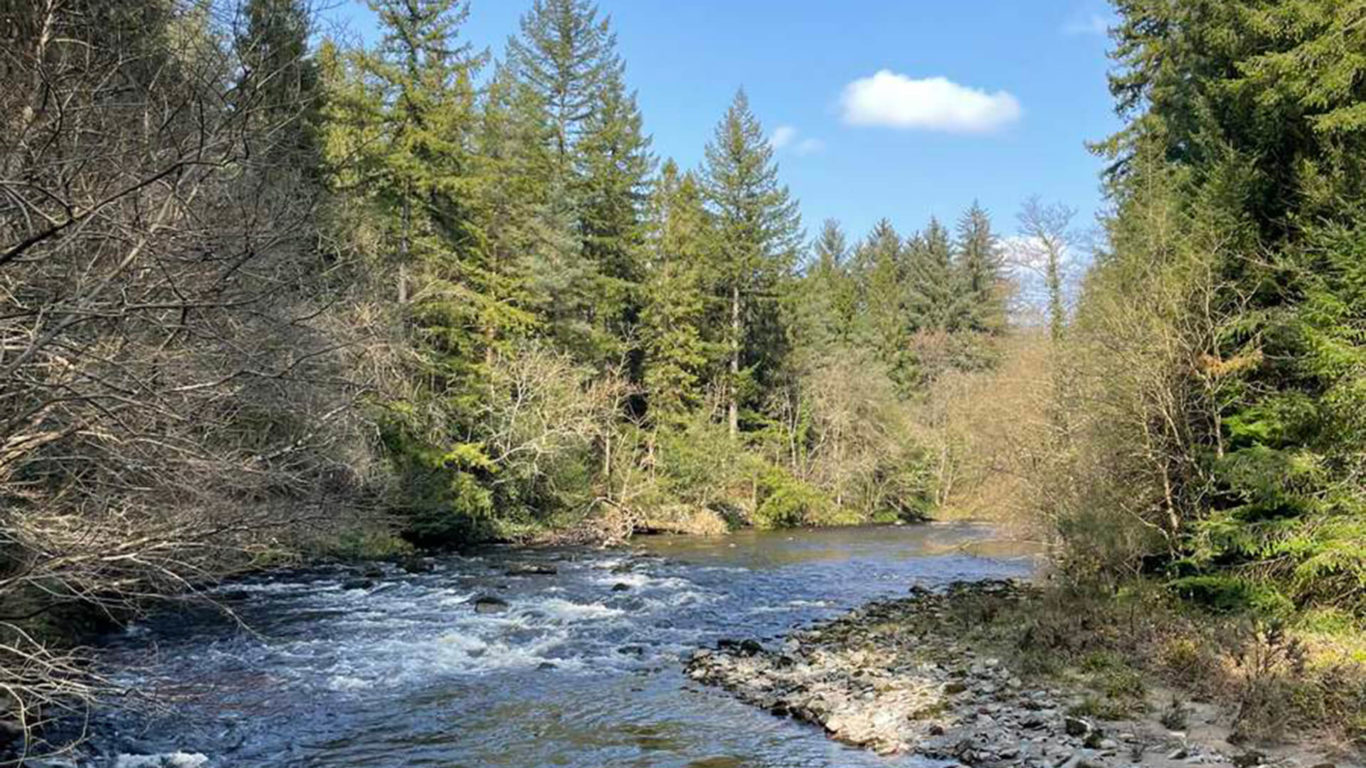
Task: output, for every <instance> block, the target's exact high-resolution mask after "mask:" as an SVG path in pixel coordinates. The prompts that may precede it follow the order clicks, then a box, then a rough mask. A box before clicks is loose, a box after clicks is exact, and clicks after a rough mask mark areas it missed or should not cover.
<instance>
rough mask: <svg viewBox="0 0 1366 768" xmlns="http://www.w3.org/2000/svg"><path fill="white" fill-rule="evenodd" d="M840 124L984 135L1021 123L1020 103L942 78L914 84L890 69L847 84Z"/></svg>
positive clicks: (1007, 96) (917, 81)
mask: <svg viewBox="0 0 1366 768" xmlns="http://www.w3.org/2000/svg"><path fill="white" fill-rule="evenodd" d="M841 103H842V105H843V107H844V122H845V123H848V124H849V125H876V126H885V127H889V128H912V129H924V130H931V131H946V132H949V133H986V132H989V131H993V130H996V129H997V128H1001V127H1003V126H1005V125H1009V124H1010V123H1013V122H1015V121H1017V120H1019V119H1020V115H1021V114H1022V112H1023V111H1022V110H1021V109H1020V102H1019V101H1018V100H1017V99H1016V98H1015V97H1014V96H1012V95H1010V94H1009V93H1007V92H1005V91H997V92H995V93H987V92H986V91H983V90H979V89H976V88H969V87H967V86H964V85H959V84H958V83H955V82H953V81H952V80H949V79H948V78H945V77H930V78H925V79H923V80H917V79H915V78H912V77H907V76H906V75H902V74H898V73H896V72H893V71H891V70H888V69H884V70H880V71H879V72H878V73H877V74H875V75H873V76H872V77H864V78H860V79H858V80H855V81H854V82H852V83H850V84H848V85H846V86H845V87H844V95H843V97H842V99H841Z"/></svg>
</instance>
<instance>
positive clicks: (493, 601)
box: [472, 595, 509, 613]
mask: <svg viewBox="0 0 1366 768" xmlns="http://www.w3.org/2000/svg"><path fill="white" fill-rule="evenodd" d="M472 602H473V603H474V611H475V613H503V612H504V611H506V610H507V609H508V607H509V606H508V602H507V601H506V600H503V599H502V598H498V597H494V596H493V595H480V596H479V597H476V598H474V600H473V601H472Z"/></svg>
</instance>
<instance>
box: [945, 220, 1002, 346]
mask: <svg viewBox="0 0 1366 768" xmlns="http://www.w3.org/2000/svg"><path fill="white" fill-rule="evenodd" d="M956 245H957V259H956V261H955V264H954V268H955V272H956V274H957V276H958V280H957V283H958V285H957V291H958V295H957V297H956V299H957V301H956V306H955V311H954V317H953V320H952V325H953V327H954V328H956V329H958V330H965V331H973V332H976V333H990V334H999V333H1002V332H1003V331H1004V330H1005V327H1006V286H1005V278H1004V275H1003V274H1002V270H1003V268H1004V262H1003V260H1002V257H1001V249H1000V244H999V243H998V242H997V239H996V234H995V233H994V232H992V231H991V217H990V216H988V215H987V212H986V211H985V210H983V209H982V207H981V206H980V205H978V204H977V203H975V202H974V203H973V204H972V207H971V208H969V209H968V211H967V213H965V214H963V218H962V219H961V220H959V222H958V242H957V244H956Z"/></svg>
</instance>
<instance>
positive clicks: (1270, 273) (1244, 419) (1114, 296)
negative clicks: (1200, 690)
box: [1078, 0, 1366, 614]
mask: <svg viewBox="0 0 1366 768" xmlns="http://www.w3.org/2000/svg"><path fill="white" fill-rule="evenodd" d="M1117 7H1118V10H1119V11H1120V14H1121V17H1120V24H1119V25H1118V27H1117V31H1116V49H1115V58H1116V60H1117V61H1118V63H1119V68H1118V70H1117V71H1116V73H1115V74H1114V76H1113V77H1112V80H1111V87H1112V90H1113V92H1114V93H1115V95H1116V98H1117V101H1118V106H1119V110H1120V113H1121V114H1122V115H1124V116H1126V117H1128V118H1129V119H1130V123H1129V125H1128V127H1127V128H1126V129H1125V130H1123V131H1121V132H1120V133H1118V134H1116V135H1115V136H1113V137H1111V138H1110V139H1109V140H1108V141H1107V142H1105V143H1104V144H1102V145H1101V146H1100V147H1099V150H1100V151H1101V152H1102V153H1104V154H1106V155H1108V156H1109V157H1110V158H1111V159H1112V160H1113V161H1114V165H1113V166H1112V170H1111V172H1110V174H1109V183H1110V188H1111V193H1112V195H1113V196H1114V198H1115V200H1116V203H1117V213H1116V215H1115V217H1114V218H1113V219H1112V220H1111V222H1110V234H1111V252H1110V253H1108V254H1106V255H1105V257H1104V258H1103V259H1102V260H1101V261H1100V262H1099V263H1098V264H1097V267H1096V269H1095V270H1094V271H1093V274H1092V275H1091V276H1090V277H1089V279H1088V285H1087V291H1086V295H1085V297H1084V301H1083V306H1082V308H1081V309H1080V311H1079V325H1080V326H1081V327H1079V329H1078V330H1079V331H1080V332H1081V333H1082V334H1083V335H1089V336H1090V340H1089V341H1088V342H1086V343H1095V344H1096V345H1097V347H1096V349H1106V348H1108V352H1107V353H1106V354H1109V355H1111V356H1112V357H1113V356H1118V357H1120V358H1123V359H1125V360H1126V361H1127V362H1126V363H1125V364H1126V365H1129V366H1133V365H1134V364H1135V362H1136V361H1137V360H1139V359H1144V358H1146V359H1147V360H1148V361H1149V362H1148V364H1149V365H1151V366H1152V367H1153V370H1154V371H1155V372H1156V375H1155V376H1153V377H1151V378H1149V379H1147V380H1146V381H1142V382H1140V381H1137V380H1136V379H1137V377H1132V376H1130V377H1122V378H1120V379H1119V381H1121V382H1123V381H1124V379H1125V378H1128V379H1130V380H1134V381H1133V385H1132V387H1131V388H1130V389H1129V390H1128V391H1129V392H1130V393H1131V395H1130V396H1127V397H1129V399H1128V405H1127V406H1124V407H1123V408H1117V409H1116V410H1114V411H1112V412H1111V415H1112V416H1113V417H1116V418H1119V419H1124V420H1126V421H1127V424H1126V426H1125V429H1127V428H1128V427H1130V426H1132V427H1137V428H1138V429H1136V430H1131V431H1129V432H1128V435H1129V436H1130V437H1131V438H1138V439H1140V440H1142V441H1143V443H1142V444H1143V445H1144V446H1145V450H1144V451H1141V452H1136V451H1129V456H1130V458H1129V459H1127V460H1125V459H1123V458H1121V457H1120V455H1119V454H1118V453H1116V454H1114V456H1115V462H1114V464H1112V465H1111V469H1110V472H1111V473H1112V474H1113V480H1112V481H1113V482H1115V483H1116V484H1118V485H1120V486H1123V487H1127V488H1128V489H1129V490H1128V497H1129V498H1128V499H1127V500H1125V501H1122V502H1120V501H1117V502H1116V509H1124V508H1127V509H1129V510H1137V516H1138V518H1139V519H1146V520H1148V521H1149V522H1150V523H1151V524H1152V530H1154V531H1159V532H1160V536H1158V537H1148V538H1146V539H1145V540H1143V543H1142V544H1141V545H1140V546H1139V547H1137V548H1135V549H1134V550H1131V551H1130V556H1132V557H1136V558H1142V557H1144V556H1145V555H1149V556H1150V555H1154V554H1157V551H1161V550H1165V553H1163V555H1164V557H1165V559H1166V560H1167V561H1168V562H1169V563H1175V564H1176V565H1175V566H1173V570H1174V571H1176V572H1177V573H1178V576H1179V578H1177V579H1176V580H1175V581H1173V582H1172V585H1173V588H1175V589H1177V590H1178V591H1179V592H1180V593H1181V594H1183V595H1186V596H1187V597H1189V598H1191V599H1193V600H1197V601H1199V602H1202V603H1206V604H1209V605H1212V606H1214V607H1216V608H1218V609H1220V610H1233V609H1251V610H1255V611H1259V612H1263V613H1271V614H1280V613H1284V612H1286V611H1288V610H1291V609H1292V608H1312V607H1335V608H1340V609H1344V610H1347V611H1349V612H1353V613H1358V614H1359V613H1360V612H1361V611H1363V610H1366V601H1363V599H1362V594H1363V591H1362V587H1363V585H1366V547H1363V541H1364V540H1363V538H1362V532H1363V527H1364V525H1363V523H1364V521H1363V516H1362V515H1363V510H1366V490H1364V488H1366V484H1363V483H1362V477H1363V476H1366V475H1363V467H1364V466H1366V465H1363V461H1362V456H1363V455H1366V453H1364V452H1363V447H1366V429H1363V424H1364V423H1366V422H1363V420H1362V413H1363V409H1366V391H1363V387H1362V386H1361V381H1362V375H1363V371H1366V333H1363V328H1366V303H1364V302H1363V301H1362V298H1363V293H1362V285H1363V266H1362V265H1363V261H1364V260H1363V256H1366V250H1363V247H1364V246H1366V238H1363V236H1362V235H1361V231H1362V229H1361V226H1362V224H1363V223H1366V218H1363V215H1362V209H1361V206H1360V203H1359V201H1360V199H1361V186H1360V185H1361V178H1362V171H1363V170H1366V153H1363V150H1366V145H1363V143H1362V142H1363V139H1364V138H1366V123H1362V122H1361V120H1360V119H1359V118H1360V114H1361V112H1360V105H1361V101H1362V99H1363V97H1366V91H1364V90H1363V87H1362V83H1363V82H1366V81H1364V80H1363V79H1362V77H1361V74H1362V73H1363V72H1366V59H1363V58H1362V57H1361V56H1360V55H1358V54H1357V53H1356V51H1359V50H1360V44H1361V35H1362V34H1363V33H1362V31H1361V26H1362V25H1361V21H1362V9H1361V6H1360V4H1359V3H1352V2H1341V1H1340V0H1292V1H1289V2H1281V3H1262V2H1253V1H1252V0H1237V1H1235V2H1217V3H1216V2H1212V1H1209V0H1183V2H1154V1H1153V0H1124V1H1122V2H1119V3H1117ZM1121 291H1124V292H1129V293H1132V294H1134V295H1139V296H1147V297H1150V298H1149V301H1148V304H1149V305H1148V306H1138V305H1136V304H1126V303H1125V301H1123V300H1119V299H1118V296H1119V292H1121ZM1151 297H1158V298H1157V300H1153V299H1152V298H1151ZM1106 315H1109V316H1110V317H1112V318H1115V319H1114V320H1113V321H1111V320H1107V319H1106ZM1122 325H1123V326H1127V330H1121V327H1122ZM1145 347H1146V349H1145ZM1082 359H1083V360H1086V358H1082ZM1086 364H1087V365H1090V366H1091V367H1092V370H1094V371H1096V372H1097V373H1098V372H1099V371H1100V370H1103V369H1105V368H1107V364H1105V363H1103V362H1101V361H1099V360H1098V359H1094V358H1092V359H1089V360H1088V361H1087V363H1086ZM1083 380H1084V379H1083ZM1120 386H1128V385H1123V384H1122V385H1120ZM1111 388H1112V390H1113V389H1118V388H1119V387H1117V386H1116V385H1115V384H1114V380H1113V378H1112V384H1111ZM1115 402H1116V403H1118V401H1115ZM1097 423H1098V424H1099V425H1101V426H1102V427H1103V426H1104V424H1103V423H1101V422H1099V421H1098V422H1097ZM1109 426H1110V428H1111V430H1112V433H1114V434H1115V435H1116V436H1118V434H1120V432H1121V431H1122V430H1115V429H1114V424H1113V422H1112V423H1111V424H1110V425H1109ZM1104 445H1105V440H1104V439H1103V438H1100V437H1099V434H1098V433H1097V440H1096V442H1094V443H1091V444H1088V445H1086V446H1084V447H1083V448H1081V450H1088V451H1090V452H1092V453H1100V454H1105V452H1106V451H1107V450H1108V449H1107V448H1104V447H1101V448H1100V449H1099V450H1097V446H1104ZM1145 505H1146V508H1145ZM1118 514H1120V513H1118V512H1117V513H1116V515H1118ZM1082 546H1085V545H1082ZM1145 550H1146V552H1145ZM1155 550H1157V551H1155Z"/></svg>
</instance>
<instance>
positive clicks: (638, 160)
mask: <svg viewBox="0 0 1366 768" xmlns="http://www.w3.org/2000/svg"><path fill="white" fill-rule="evenodd" d="M641 125H642V120H641V116H640V109H639V108H638V107H637V106H636V98H635V95H634V94H627V93H626V88H625V85H624V84H623V83H622V82H621V78H620V75H619V73H617V72H613V73H611V74H610V75H609V77H608V79H607V82H605V83H604V84H603V88H602V91H601V99H600V101H599V103H598V105H597V108H596V109H595V110H594V111H593V113H592V114H591V116H590V117H589V118H588V120H586V121H585V125H584V128H583V134H582V136H581V138H580V141H579V143H578V146H577V153H576V154H577V166H578V173H577V175H576V179H577V184H576V194H575V196H574V197H575V199H576V200H577V203H578V213H579V232H580V236H581V237H582V239H583V255H584V257H585V258H587V259H588V260H589V261H590V262H591V263H592V264H593V266H594V272H595V274H596V277H597V281H598V282H597V286H596V287H595V291H594V294H595V296H594V300H593V303H592V306H591V307H590V308H589V309H590V312H591V315H592V317H593V321H594V325H595V327H596V328H597V330H598V335H599V337H600V339H601V340H600V341H599V342H598V344H597V347H598V348H597V349H595V350H594V351H593V352H594V355H593V356H594V357H595V358H597V359H604V358H608V357H621V355H622V354H623V353H625V352H627V350H625V349H624V348H623V347H622V344H623V343H624V342H625V340H626V339H627V338H628V337H629V335H630V333H631V329H632V326H633V325H634V324H635V322H636V319H637V316H638V314H639V301H640V297H639V295H638V294H639V283H640V280H641V266H640V260H641V249H642V247H643V244H644V233H645V220H644V208H645V200H646V194H647V189H646V188H647V178H648V176H649V174H650V171H651V167H652V165H653V159H652V158H651V157H650V155H649V151H648V148H649V139H648V138H646V137H645V135H644V133H643V132H642V128H641ZM614 353H615V354H614Z"/></svg>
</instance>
